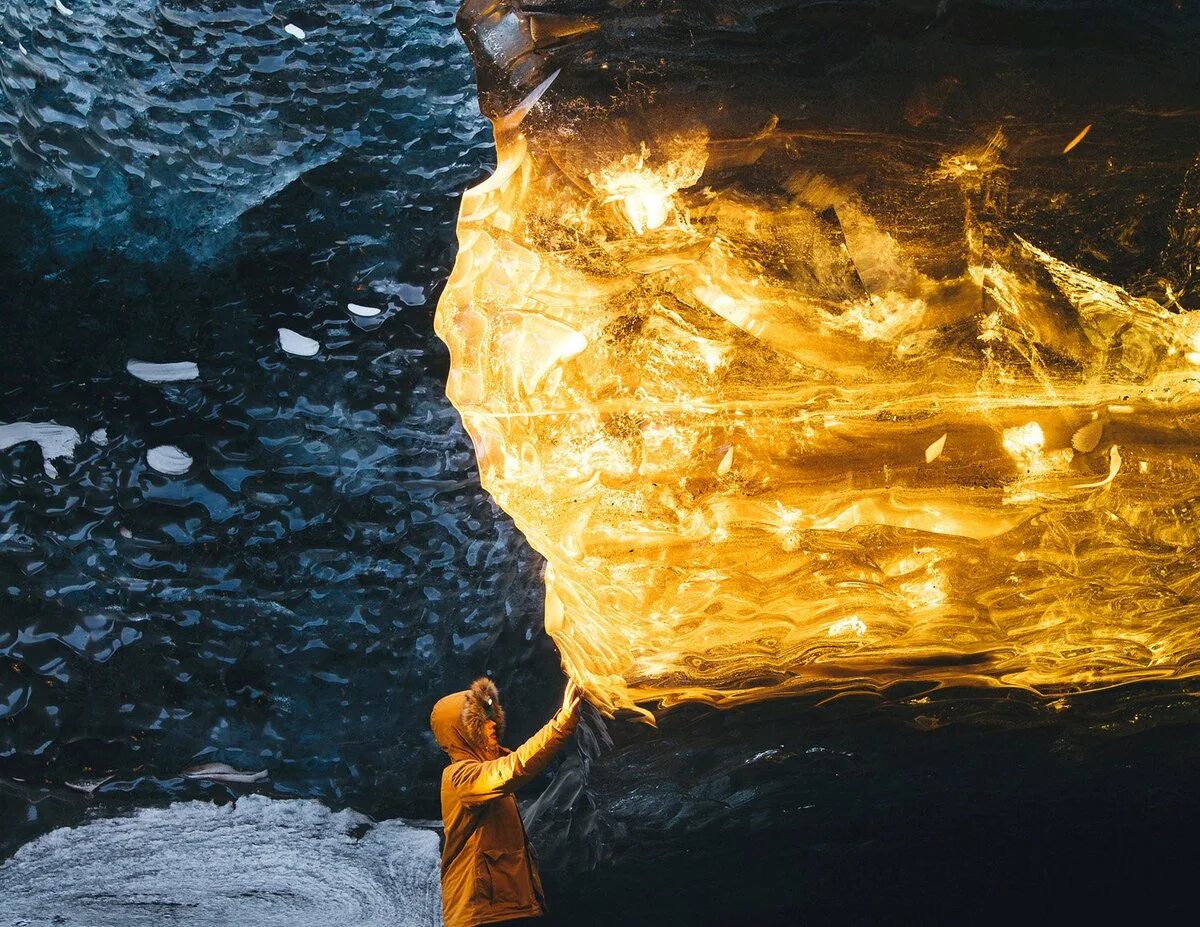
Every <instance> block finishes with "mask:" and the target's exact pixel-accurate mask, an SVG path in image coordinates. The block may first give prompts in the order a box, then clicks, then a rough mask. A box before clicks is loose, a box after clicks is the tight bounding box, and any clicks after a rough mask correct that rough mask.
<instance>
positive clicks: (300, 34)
mask: <svg viewBox="0 0 1200 927" xmlns="http://www.w3.org/2000/svg"><path fill="white" fill-rule="evenodd" d="M283 31H284V32H286V33H287V34H288V35H290V36H291V37H292V38H295V39H299V40H300V41H301V42H303V41H304V39H305V38H306V37H307V35H308V34H307V33H306V32H305V31H304V30H303V29H301V28H300V27H299V26H297V25H295V24H294V23H288V24H287V25H286V26H284V27H283Z"/></svg>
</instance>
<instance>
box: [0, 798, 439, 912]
mask: <svg viewBox="0 0 1200 927" xmlns="http://www.w3.org/2000/svg"><path fill="white" fill-rule="evenodd" d="M438 866H439V862H438V837H437V834H436V833H435V832H433V831H431V830H424V829H421V828H417V827H411V826H409V825H407V824H404V823H402V822H400V821H386V822H384V823H382V824H374V823H373V822H372V821H371V820H370V819H368V818H365V817H363V816H362V815H360V814H355V813H353V812H350V811H343V812H340V813H336V814H335V813H333V812H331V811H330V810H329V809H328V808H326V807H325V806H324V805H322V804H320V803H319V802H315V801H299V800H297V801H272V800H271V799H268V798H263V797H261V796H254V795H252V796H249V797H247V798H244V799H242V800H241V801H239V802H238V803H237V805H236V807H233V806H228V805H227V806H224V807H218V806H216V805H213V804H210V803H207V802H181V803H178V804H175V805H172V806H170V807H168V808H163V809H146V810H142V811H139V812H137V813H136V814H133V815H130V816H128V817H118V818H110V819H102V820H97V821H92V822H90V823H88V824H84V825H81V826H79V827H66V828H61V829H59V830H56V831H53V832H51V833H49V834H46V835H45V836H43V837H41V838H39V839H38V840H35V841H34V842H33V843H30V844H28V845H26V846H24V847H22V848H21V850H20V851H19V852H18V853H17V854H16V855H15V856H14V857H13V858H12V859H10V860H9V861H8V862H7V863H6V864H5V865H4V866H3V867H0V897H3V898H4V910H3V913H2V914H0V922H2V923H3V924H4V925H5V927H35V925H37V927H40V925H43V924H60V925H68V927H143V925H144V927H157V925H160V924H164V923H170V924H178V925H187V927H215V925H218V924H231V925H232V924H237V925H240V927H329V925H333V924H345V925H350V924H353V925H355V927H375V925H378V927H435V925H437V924H440V923H441V917H440V897H441V896H440V889H439V885H438V871H439V870H438Z"/></svg>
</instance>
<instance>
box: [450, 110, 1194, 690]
mask: <svg viewBox="0 0 1200 927" xmlns="http://www.w3.org/2000/svg"><path fill="white" fill-rule="evenodd" d="M1003 145H1004V139H1003V137H1002V136H999V135H998V136H997V138H995V139H993V140H992V142H991V143H990V144H989V145H988V146H987V147H986V148H984V149H983V150H980V151H977V152H970V151H967V152H962V153H960V154H958V155H956V156H954V157H950V158H946V159H945V160H944V162H943V164H942V166H941V168H940V169H939V171H938V172H937V173H936V174H935V175H934V176H931V178H930V180H929V182H930V183H941V184H948V185H953V186H955V187H957V188H958V189H960V190H961V194H962V196H963V197H964V198H965V199H966V201H967V207H968V208H967V210H966V215H967V220H966V222H967V225H966V227H965V228H964V229H963V235H964V236H965V237H966V240H967V242H968V244H969V246H970V247H971V249H972V251H971V253H972V254H974V255H975V257H974V258H973V259H972V261H971V262H970V266H969V270H968V272H967V273H965V274H964V275H963V276H961V277H960V278H958V279H955V280H951V281H946V280H937V281H935V280H932V279H929V278H927V277H925V276H923V275H922V273H921V272H920V271H919V270H918V269H917V268H918V267H919V266H922V265H921V262H920V261H917V260H915V259H914V258H915V256H914V255H912V254H908V253H906V252H905V250H904V248H903V247H901V245H900V244H898V243H897V241H896V240H895V239H894V238H893V237H892V236H891V235H889V234H888V231H887V223H886V217H885V216H872V215H868V214H866V213H865V212H864V211H863V210H862V208H860V207H858V206H856V205H855V202H856V201H855V200H854V198H853V197H852V196H847V195H845V194H843V193H839V192H838V191H837V190H834V189H832V188H831V187H830V186H828V185H823V184H821V183H820V182H818V181H814V180H813V179H812V177H811V176H808V175H805V174H803V173H802V172H798V175H797V180H796V182H795V183H794V184H792V185H791V187H790V188H789V190H788V192H787V194H786V195H783V194H780V195H778V196H766V195H764V194H756V193H751V192H748V191H747V190H744V189H739V188H737V187H732V188H728V189H723V190H721V191H719V192H718V191H715V190H713V189H710V188H709V187H707V186H705V185H704V183H703V182H702V175H703V171H704V167H705V161H706V158H707V149H706V140H705V139H704V138H703V137H688V138H679V139H676V140H674V142H672V143H671V144H664V145H661V146H660V147H659V148H658V149H657V150H651V149H649V148H642V149H641V150H636V151H626V152H620V153H613V156H612V157H611V158H610V159H609V160H608V162H607V167H604V168H602V169H600V170H597V171H594V172H591V173H589V174H588V175H587V176H586V177H585V178H584V179H583V181H580V179H579V178H577V177H576V178H573V179H567V178H566V177H564V175H563V174H562V173H561V172H560V171H559V170H557V169H556V168H555V167H554V165H553V164H552V163H550V162H549V161H545V162H543V161H539V159H537V158H535V157H533V156H532V155H531V154H530V152H529V150H528V146H527V142H526V139H525V137H524V135H523V134H522V130H521V127H520V125H511V124H510V125H505V124H503V123H502V124H500V125H498V126H497V146H498V152H499V167H498V169H497V170H496V172H495V174H494V175H493V176H492V177H491V178H489V179H488V180H486V181H485V182H484V183H482V184H480V185H479V186H478V187H476V188H474V189H472V190H470V191H468V192H467V193H466V195H465V197H464V200H463V205H462V212H461V216H460V219H459V226H458V234H459V242H460V253H459V256H458V261H457V264H456V266H455V268H454V272H453V274H452V276H451V278H450V281H449V285H448V287H447V289H446V291H445V294H444V296H443V297H442V300H441V304H440V306H439V309H438V315H437V330H438V333H439V335H440V336H441V337H442V339H443V340H444V341H445V342H446V344H447V345H448V346H449V348H450V352H451V359H452V368H451V373H450V377H449V381H448V384H447V391H448V393H449V396H450V398H451V400H452V401H453V402H454V404H455V405H456V407H457V408H458V409H459V410H460V412H461V413H462V417H463V421H464V423H465V425H466V427H467V429H468V431H469V432H470V434H471V437H472V439H473V441H474V443H475V448H476V451H477V454H478V458H479V467H480V474H481V477H482V480H483V485H484V486H485V487H486V488H487V489H488V490H489V491H490V492H491V493H492V494H493V496H494V497H495V498H496V500H497V501H498V502H499V504H500V505H501V506H502V507H503V508H504V509H505V511H507V512H508V513H509V514H510V515H511V516H512V517H513V519H514V520H515V521H516V524H517V525H518V526H519V527H520V529H521V530H522V531H523V532H524V533H525V535H526V537H527V538H528V539H529V542H530V543H531V544H532V545H533V547H534V548H535V549H536V550H538V551H539V552H540V553H541V554H542V555H543V556H544V557H545V558H546V561H547V568H546V627H547V629H548V630H549V632H550V634H551V635H552V636H553V638H554V640H555V642H556V643H557V644H558V646H559V648H560V650H561V653H562V657H563V660H564V663H565V667H566V669H567V671H568V672H569V673H570V675H571V676H572V678H574V679H575V680H577V681H578V682H579V683H580V684H581V685H582V686H584V687H585V689H586V690H587V692H588V694H589V696H590V697H591V698H592V700H593V701H594V702H596V703H597V704H599V705H601V706H603V707H604V708H605V709H606V710H610V711H612V710H617V709H621V708H626V709H629V708H637V709H639V710H641V709H644V708H647V707H649V708H653V707H655V706H656V705H661V706H664V707H668V706H670V705H671V704H674V703H677V702H679V701H681V700H685V699H696V700H703V701H707V702H711V703H714V704H718V705H728V704H732V703H737V702H742V701H749V700H756V699H762V698H770V697H777V696H780V695H784V694H788V693H793V692H800V691H805V690H824V691H830V692H833V691H844V690H848V689H878V688H880V687H882V686H886V685H887V684H889V683H892V682H894V681H897V680H906V679H912V680H928V681H930V682H933V683H942V684H966V685H989V686H994V685H1004V686H1018V687H1023V688H1027V689H1034V690H1037V691H1039V692H1043V693H1047V694H1054V693H1061V692H1069V691H1074V690H1079V689H1083V688H1089V687H1098V686H1105V685H1112V684H1117V683H1121V682H1126V681H1131V680H1145V679H1154V678H1164V677H1181V676H1187V675H1194V674H1195V673H1196V671H1197V654H1198V653H1200V647H1198V644H1200V622H1198V621H1197V617H1198V613H1197V607H1196V605H1195V600H1196V595H1197V593H1198V592H1200V561H1197V558H1196V557H1195V556H1194V555H1193V551H1194V549H1195V544H1196V543H1197V540H1198V526H1200V521H1198V520H1197V517H1196V512H1195V506H1194V503H1193V500H1194V499H1195V498H1196V497H1197V496H1198V495H1200V493H1198V484H1200V467H1198V465H1197V457H1196V453H1197V450H1200V448H1198V440H1197V434H1198V433H1200V431H1198V429H1200V418H1198V415H1197V413H1198V405H1200V404H1198V402H1197V399H1198V397H1200V393H1198V389H1200V318H1195V317H1192V316H1189V315H1187V314H1177V313H1174V312H1172V311H1169V307H1164V306H1162V305H1159V304H1158V303H1156V302H1154V301H1152V300H1150V299H1146V298H1135V297H1134V296H1131V295H1130V294H1129V293H1127V292H1125V291H1124V290H1122V289H1120V288H1118V287H1116V286H1113V285H1112V284H1110V283H1108V282H1106V281H1104V280H1101V279H1097V278H1095V277H1092V276H1089V275H1088V274H1086V273H1084V272H1082V271H1080V270H1079V269H1077V268H1075V267H1073V266H1070V265H1068V264H1066V263H1063V262H1062V261H1060V260H1059V259H1057V258H1056V256H1055V255H1054V254H1051V253H1048V252H1047V251H1046V250H1044V249H1043V248H1042V247H1041V246H1040V245H1039V242H1037V241H1027V240H1023V239H1021V238H1018V237H1016V236H1012V237H1010V238H1008V239H1005V240H1002V241H996V240H995V237H994V234H992V238H991V240H989V242H988V245H987V247H986V248H984V247H983V245H982V244H981V239H982V238H983V236H984V234H985V230H981V229H979V228H977V227H975V226H974V225H973V224H972V223H973V222H974V221H975V220H974V219H973V218H972V216H973V215H975V211H974V210H973V209H972V208H971V207H972V202H973V197H977V196H978V195H979V189H980V184H981V179H982V178H986V177H987V175H988V172H989V171H992V170H995V169H997V167H996V165H997V153H998V152H1000V151H1002V149H1003ZM989 234H991V233H989Z"/></svg>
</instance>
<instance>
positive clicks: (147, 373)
mask: <svg viewBox="0 0 1200 927" xmlns="http://www.w3.org/2000/svg"><path fill="white" fill-rule="evenodd" d="M125 369H126V370H128V371H129V372H130V373H131V374H133V375H134V376H135V377H137V378H138V379H139V380H143V381H144V382H146V383H175V382H178V381H180V380H195V379H197V378H199V376H200V368H199V367H197V366H196V365H195V364H194V363H192V361H178V362H177V363H173V364H152V363H149V362H148V361H140V360H131V361H128V362H127V363H126V364H125Z"/></svg>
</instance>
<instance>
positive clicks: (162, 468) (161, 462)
mask: <svg viewBox="0 0 1200 927" xmlns="http://www.w3.org/2000/svg"><path fill="white" fill-rule="evenodd" d="M146 462H147V463H149V464H150V466H151V467H153V468H154V469H155V470H157V471H158V472H159V473H168V474H171V475H172V476H178V475H179V474H181V473H187V471H188V469H189V468H190V467H191V465H192V458H191V455H190V454H188V453H186V452H184V451H181V450H180V449H179V448H177V447H175V445H173V444H163V445H159V446H158V447H152V448H150V450H149V451H147V452H146Z"/></svg>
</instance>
